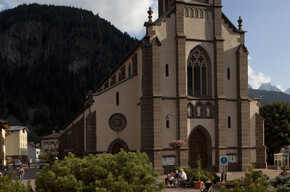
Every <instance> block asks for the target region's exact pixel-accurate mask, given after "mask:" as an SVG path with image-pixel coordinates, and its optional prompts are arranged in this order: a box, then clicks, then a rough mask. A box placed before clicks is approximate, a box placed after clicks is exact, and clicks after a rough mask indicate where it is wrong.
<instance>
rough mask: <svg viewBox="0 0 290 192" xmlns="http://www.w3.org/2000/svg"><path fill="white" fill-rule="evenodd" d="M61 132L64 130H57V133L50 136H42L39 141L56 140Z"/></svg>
mask: <svg viewBox="0 0 290 192" xmlns="http://www.w3.org/2000/svg"><path fill="white" fill-rule="evenodd" d="M63 132H64V130H59V131H58V132H54V133H52V134H50V135H46V136H43V137H41V139H58V138H59V137H60V136H61V134H62V133H63Z"/></svg>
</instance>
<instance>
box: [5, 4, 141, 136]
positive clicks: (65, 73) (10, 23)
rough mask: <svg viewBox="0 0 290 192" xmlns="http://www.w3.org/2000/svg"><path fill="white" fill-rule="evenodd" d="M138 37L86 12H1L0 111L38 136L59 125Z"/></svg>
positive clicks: (23, 8) (35, 8)
mask: <svg viewBox="0 0 290 192" xmlns="http://www.w3.org/2000/svg"><path fill="white" fill-rule="evenodd" d="M137 42H138V40H137V39H133V38H131V37H130V36H129V35H128V34H127V33H126V32H125V33H122V32H121V31H120V30H119V29H117V28H115V27H114V26H113V25H112V24H110V22H108V21H106V20H104V19H102V18H100V17H99V16H98V15H94V14H93V13H92V12H91V11H86V10H83V9H78V8H71V7H65V6H53V5H38V4H30V5H26V4H24V5H20V6H18V7H16V8H14V9H9V10H5V11H2V12H0V52H1V54H0V71H1V72H2V75H1V76H0V92H1V94H0V116H1V118H6V119H7V118H8V117H9V116H10V115H14V116H15V117H16V118H17V119H19V120H20V121H21V123H22V124H27V123H31V124H32V125H33V126H35V127H36V132H37V134H38V135H40V136H41V135H45V134H49V133H50V132H51V130H52V129H55V128H58V129H60V128H62V126H63V125H64V124H65V123H66V122H67V121H68V120H69V119H71V118H72V117H73V115H74V114H75V113H76V112H77V111H78V110H79V109H80V108H81V106H82V103H83V100H84V98H85V95H86V93H88V91H89V90H93V89H95V88H96V86H97V85H98V84H99V83H100V81H101V80H102V79H103V78H104V77H105V76H106V75H107V74H108V73H109V72H110V71H111V70H112V69H113V68H114V67H115V66H116V65H117V64H118V63H119V61H120V60H121V59H122V58H123V56H124V55H125V54H126V53H127V52H128V51H129V50H131V48H132V47H133V46H135V45H136V44H137Z"/></svg>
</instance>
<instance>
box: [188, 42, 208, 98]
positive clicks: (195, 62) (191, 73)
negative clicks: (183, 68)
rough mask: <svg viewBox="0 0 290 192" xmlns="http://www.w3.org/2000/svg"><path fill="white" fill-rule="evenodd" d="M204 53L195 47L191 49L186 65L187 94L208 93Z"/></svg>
mask: <svg viewBox="0 0 290 192" xmlns="http://www.w3.org/2000/svg"><path fill="white" fill-rule="evenodd" d="M207 63H208V62H207V60H206V57H205V56H204V54H203V53H202V52H201V51H200V50H199V49H198V48H197V49H194V50H193V51H191V53H190V55H189V59H188V65H187V88H188V89H187V90H188V95H189V96H195V97H200V96H207V95H208V73H209V72H208V71H209V70H208V64H207Z"/></svg>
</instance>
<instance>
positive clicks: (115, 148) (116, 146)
mask: <svg viewBox="0 0 290 192" xmlns="http://www.w3.org/2000/svg"><path fill="white" fill-rule="evenodd" d="M121 149H123V150H124V151H126V152H128V146H127V144H126V143H125V142H124V141H123V140H121V139H116V140H114V141H113V142H112V143H111V144H110V146H109V149H108V152H109V153H111V154H113V155H114V154H117V153H119V152H120V151H121Z"/></svg>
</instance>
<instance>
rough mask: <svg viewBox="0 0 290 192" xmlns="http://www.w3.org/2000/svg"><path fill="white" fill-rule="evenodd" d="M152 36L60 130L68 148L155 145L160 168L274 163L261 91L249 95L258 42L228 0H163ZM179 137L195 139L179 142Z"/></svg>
mask: <svg viewBox="0 0 290 192" xmlns="http://www.w3.org/2000/svg"><path fill="white" fill-rule="evenodd" d="M158 5H159V18H158V19H157V20H156V21H152V14H153V12H152V11H151V9H149V11H148V14H149V20H148V22H145V24H144V26H145V27H146V35H145V37H144V38H143V39H142V40H141V41H140V42H139V43H138V44H137V45H136V46H135V47H134V48H133V49H132V50H131V51H130V52H129V53H128V54H127V55H126V56H125V57H124V59H123V60H121V61H120V63H119V64H118V65H117V66H116V67H115V68H114V70H113V71H112V72H111V73H110V74H109V75H108V76H107V77H106V78H105V79H104V80H103V81H102V83H101V84H100V85H99V86H98V88H97V89H96V90H95V91H93V92H91V93H90V94H89V95H88V97H87V100H86V101H85V104H84V106H83V108H82V109H81V110H80V111H79V113H78V114H76V115H75V117H74V118H73V119H72V120H71V121H70V122H68V123H67V124H66V125H65V127H64V130H65V132H64V133H63V134H62V135H61V137H60V149H59V152H60V155H65V153H66V152H67V151H73V152H74V153H75V154H76V155H82V154H84V153H92V154H100V153H103V152H108V153H112V154H115V153H118V152H119V151H120V149H121V148H122V149H124V150H125V151H137V150H140V151H142V152H146V153H147V154H148V156H149V159H150V161H151V162H152V163H153V166H154V169H155V171H158V172H160V173H161V172H163V171H164V169H166V167H168V166H172V165H176V164H179V165H180V166H194V165H195V164H196V160H197V159H198V158H199V157H200V158H201V162H202V166H203V167H206V168H208V169H214V170H216V171H218V170H219V169H220V168H221V166H220V156H224V155H226V156H228V158H229V171H244V170H245V169H246V168H247V167H248V164H249V163H250V162H255V164H256V167H257V168H265V167H266V155H265V154H266V152H265V146H264V120H263V118H262V117H261V116H260V115H259V103H260V101H259V99H254V98H252V97H250V96H249V95H248V50H247V48H246V46H245V44H244V43H245V31H244V30H243V29H242V20H241V18H239V20H238V28H236V27H235V26H234V24H233V23H232V22H231V21H230V20H229V19H228V18H227V17H226V15H225V14H224V13H223V12H222V1H221V0H159V2H158ZM171 140H183V141H185V142H186V143H187V144H186V146H183V147H181V148H180V149H178V150H176V149H173V148H171V147H169V145H168V144H169V142H170V141H171Z"/></svg>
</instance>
